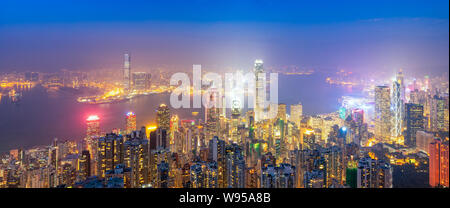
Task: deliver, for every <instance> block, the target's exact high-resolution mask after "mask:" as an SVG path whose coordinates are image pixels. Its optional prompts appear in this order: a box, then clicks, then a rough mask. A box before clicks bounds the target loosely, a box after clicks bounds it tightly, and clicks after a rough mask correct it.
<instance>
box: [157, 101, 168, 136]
mask: <svg viewBox="0 0 450 208" xmlns="http://www.w3.org/2000/svg"><path fill="white" fill-rule="evenodd" d="M156 122H157V125H158V128H161V129H164V130H166V131H167V132H168V131H169V130H170V110H169V107H168V106H167V105H166V104H161V105H159V107H158V110H157V114H156Z"/></svg>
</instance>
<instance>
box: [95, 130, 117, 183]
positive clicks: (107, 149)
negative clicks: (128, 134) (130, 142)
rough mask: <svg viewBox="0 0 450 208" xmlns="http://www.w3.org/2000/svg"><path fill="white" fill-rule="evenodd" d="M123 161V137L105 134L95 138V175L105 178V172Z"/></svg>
mask: <svg viewBox="0 0 450 208" xmlns="http://www.w3.org/2000/svg"><path fill="white" fill-rule="evenodd" d="M121 163H123V137H122V136H121V135H116V134H106V136H104V137H101V138H99V139H98V140H97V175H98V176H99V177H101V178H105V176H106V172H107V171H110V170H113V169H114V167H116V165H118V164H121Z"/></svg>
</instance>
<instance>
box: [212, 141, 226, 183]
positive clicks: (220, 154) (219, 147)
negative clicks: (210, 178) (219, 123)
mask: <svg viewBox="0 0 450 208" xmlns="http://www.w3.org/2000/svg"><path fill="white" fill-rule="evenodd" d="M208 160H209V161H214V162H216V165H217V175H218V177H217V178H218V185H219V187H220V188H226V187H225V186H224V185H225V180H226V178H225V170H226V166H225V141H224V140H220V139H219V137H217V136H215V137H213V138H212V139H211V140H210V141H209V158H208Z"/></svg>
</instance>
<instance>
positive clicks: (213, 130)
mask: <svg viewBox="0 0 450 208" xmlns="http://www.w3.org/2000/svg"><path fill="white" fill-rule="evenodd" d="M212 90H213V92H212V93H211V96H210V99H209V102H208V104H207V107H206V108H205V122H206V131H207V132H206V133H207V134H208V135H207V136H208V138H207V139H210V138H212V137H213V136H218V133H219V116H220V112H219V108H218V107H219V104H220V103H219V97H218V96H219V95H218V92H217V89H216V88H213V89H212Z"/></svg>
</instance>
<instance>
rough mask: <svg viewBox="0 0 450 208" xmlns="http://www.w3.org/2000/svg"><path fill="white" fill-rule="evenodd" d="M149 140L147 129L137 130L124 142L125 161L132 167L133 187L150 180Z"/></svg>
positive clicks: (128, 166)
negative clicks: (146, 136)
mask: <svg viewBox="0 0 450 208" xmlns="http://www.w3.org/2000/svg"><path fill="white" fill-rule="evenodd" d="M148 145H149V142H148V140H147V139H145V131H144V132H143V131H142V130H141V131H135V132H133V134H132V137H131V138H130V139H129V140H127V141H126V142H124V144H123V154H124V158H123V162H124V164H125V167H127V168H131V179H130V184H131V187H134V188H137V187H142V185H145V184H147V183H148V182H149V181H148V180H149V177H148V173H149V167H148V166H149V161H148V158H149V154H148V151H149V147H148Z"/></svg>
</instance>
